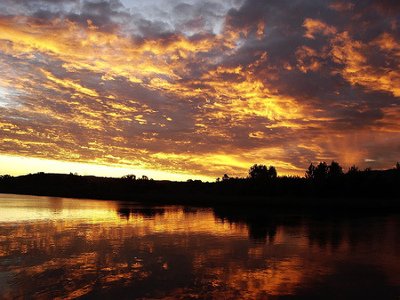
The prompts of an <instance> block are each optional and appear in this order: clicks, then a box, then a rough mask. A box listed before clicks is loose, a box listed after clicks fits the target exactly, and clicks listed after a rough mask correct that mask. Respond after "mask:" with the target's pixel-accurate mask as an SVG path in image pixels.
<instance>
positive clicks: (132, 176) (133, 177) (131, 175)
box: [122, 174, 136, 180]
mask: <svg viewBox="0 0 400 300" xmlns="http://www.w3.org/2000/svg"><path fill="white" fill-rule="evenodd" d="M122 179H126V180H136V175H133V174H128V175H124V176H122Z"/></svg>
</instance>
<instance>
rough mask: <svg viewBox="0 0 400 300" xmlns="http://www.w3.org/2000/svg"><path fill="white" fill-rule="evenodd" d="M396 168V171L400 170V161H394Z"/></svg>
mask: <svg viewBox="0 0 400 300" xmlns="http://www.w3.org/2000/svg"><path fill="white" fill-rule="evenodd" d="M396 170H397V171H400V162H397V163H396Z"/></svg>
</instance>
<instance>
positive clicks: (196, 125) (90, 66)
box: [0, 0, 400, 176]
mask: <svg viewBox="0 0 400 300" xmlns="http://www.w3.org/2000/svg"><path fill="white" fill-rule="evenodd" d="M57 4H59V5H57ZM396 5H397V4H396V3H395V2H391V1H385V2H377V1H353V2H351V3H349V2H346V3H344V2H338V1H331V2H326V1H311V0H310V1H308V0H302V1H296V2H293V1H275V0H270V1H257V0H247V1H229V0H226V1H195V0H192V1H185V2H183V1H178V0H176V1H171V3H170V4H169V5H163V6H161V5H160V3H159V2H157V1H156V0H152V1H149V2H141V1H136V2H130V6H128V3H127V2H126V1H121V2H120V1H116V0H115V1H86V0H83V1H73V0H71V1H63V2H62V3H61V4H60V3H58V1H44V0H35V1H23V0H19V1H12V2H11V1H6V2H2V4H0V8H1V11H3V13H2V15H1V16H0V67H1V68H0V75H1V77H0V78H1V79H0V97H1V98H0V111H1V114H0V130H1V134H2V139H1V142H0V149H1V150H2V151H3V152H4V153H8V154H14V155H24V156H35V157H44V158H53V159H60V160H69V161H81V162H93V163H98V164H108V165H119V166H135V167H138V166H139V167H142V168H145V169H146V168H147V169H161V170H166V171H171V172H186V173H190V174H194V175H195V174H199V175H200V174H201V175H207V176H219V175H221V173H222V174H223V173H229V174H231V175H240V176H243V175H244V174H245V172H246V170H247V168H248V167H249V166H250V165H251V164H252V163H266V164H274V165H276V166H277V167H278V171H280V172H283V173H287V174H302V173H303V169H304V168H305V167H306V166H307V165H308V164H309V162H310V161H317V160H331V159H337V160H341V161H343V162H345V163H346V164H353V163H356V164H359V165H360V166H364V165H366V163H365V159H366V158H368V159H373V160H374V161H373V162H370V163H372V164H373V166H376V167H388V166H391V165H393V161H392V160H395V159H396V158H395V154H394V153H396V151H397V150H398V149H397V148H396V146H395V145H396V141H398V137H399V135H400V131H399V127H398V126H397V124H398V119H399V114H398V112H399V109H398V101H399V97H400V90H399V88H398V86H400V81H399V78H400V71H399V60H400V45H399V42H398V41H399V24H398V21H397V19H398V18H397V17H398V14H395V13H394V12H393V10H390V8H393V7H395V6H396ZM3 8H4V10H3ZM382 17H384V18H382ZM360 24H363V26H360ZM373 135H378V136H379V138H377V139H374V140H373V141H374V142H373V143H371V142H370V140H371V136H373ZM370 163H369V164H368V165H370Z"/></svg>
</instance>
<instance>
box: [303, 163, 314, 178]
mask: <svg viewBox="0 0 400 300" xmlns="http://www.w3.org/2000/svg"><path fill="white" fill-rule="evenodd" d="M314 172H315V166H314V165H313V164H312V163H311V164H310V166H309V167H308V169H307V170H306V174H305V177H306V178H307V179H314V175H315V174H314Z"/></svg>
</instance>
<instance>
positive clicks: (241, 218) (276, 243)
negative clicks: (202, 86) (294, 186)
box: [0, 194, 400, 300]
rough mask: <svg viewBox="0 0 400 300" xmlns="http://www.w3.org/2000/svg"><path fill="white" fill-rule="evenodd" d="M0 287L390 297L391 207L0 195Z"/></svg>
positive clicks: (395, 284) (150, 294)
mask: <svg viewBox="0 0 400 300" xmlns="http://www.w3.org/2000/svg"><path fill="white" fill-rule="evenodd" d="M0 298H1V299H14V298H19V299H23V298H39V299H54V298H60V299H77V298H83V299H85V298H101V299H107V298H114V299H118V300H120V299H291V298H293V299H400V216H399V215H397V214H390V213H374V214H371V213H369V214H366V213H362V214H361V213H359V214H355V213H354V212H353V213H351V214H350V213H344V212H342V213H338V212H336V213H329V212H324V213H315V212H314V213H310V212H309V213H282V212H272V211H268V210H267V209H265V210H260V209H253V210H251V209H243V208H241V209H234V208H229V209H228V208H218V209H211V208H193V207H182V206H143V205H141V204H135V203H133V202H132V203H121V202H115V201H96V200H78V199H64V198H52V197H34V196H21V195H5V194H3V195H0Z"/></svg>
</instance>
